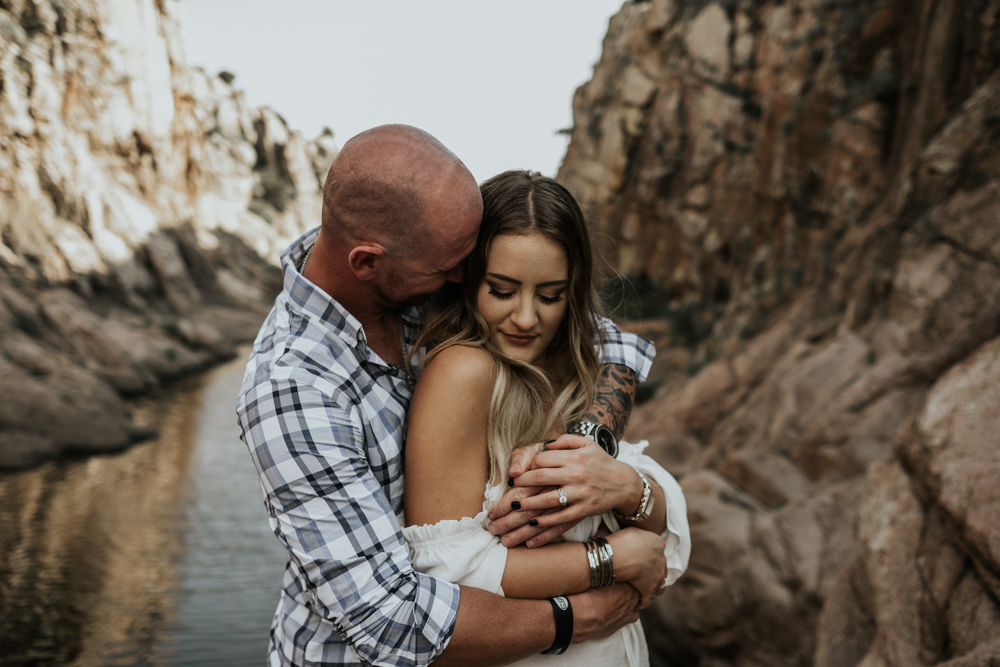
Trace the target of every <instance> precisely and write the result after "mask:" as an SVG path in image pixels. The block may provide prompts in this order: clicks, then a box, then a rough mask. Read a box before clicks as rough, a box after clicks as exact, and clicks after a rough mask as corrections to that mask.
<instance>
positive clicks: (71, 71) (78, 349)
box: [0, 0, 337, 467]
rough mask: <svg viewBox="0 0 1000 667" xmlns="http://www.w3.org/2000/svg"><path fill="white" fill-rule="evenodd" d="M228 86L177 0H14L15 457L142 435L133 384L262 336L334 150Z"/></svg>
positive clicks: (11, 365)
mask: <svg viewBox="0 0 1000 667" xmlns="http://www.w3.org/2000/svg"><path fill="white" fill-rule="evenodd" d="M230 83H231V77H228V76H226V77H225V78H220V77H217V76H210V75H208V74H206V73H204V72H202V71H200V70H198V69H193V68H191V67H189V66H188V65H187V64H186V62H185V59H184V53H183V50H182V48H181V40H180V34H179V24H178V2H177V0H44V1H42V0H0V236H2V243H0V467H3V466H8V467H10V466H20V465H26V464H30V463H32V462H33V461H36V460H39V459H40V458H42V457H45V456H49V455H53V454H55V453H59V452H66V451H79V452H88V451H95V450H103V449H106V448H109V447H110V448H115V447H121V446H123V445H126V444H128V443H129V442H132V441H134V440H135V439H137V438H141V437H143V435H144V434H143V433H142V432H141V430H139V429H135V428H134V427H132V425H131V421H130V418H129V415H128V410H127V409H126V405H125V403H124V401H123V397H125V396H128V395H130V394H134V393H137V392H144V391H148V390H149V389H151V388H153V387H155V386H157V385H158V384H159V383H161V382H162V381H164V380H166V379H168V378H171V377H175V376H177V375H180V374H184V373H187V372H190V371H192V370H194V369H196V368H200V367H202V366H204V365H205V364H207V363H210V362H212V361H213V360H215V359H218V358H220V357H224V356H226V355H231V354H232V351H233V345H234V343H236V342H239V341H245V340H248V339H252V337H253V336H254V334H255V333H256V329H257V326H258V323H259V321H260V319H261V318H262V313H264V312H266V309H267V307H268V305H269V301H270V300H271V299H272V298H273V295H274V293H276V291H277V289H278V288H279V287H280V285H279V282H278V281H280V276H279V275H278V272H277V269H276V268H275V266H274V264H275V263H276V262H277V257H278V254H279V253H280V251H281V250H282V249H283V248H284V247H285V246H286V245H287V243H288V242H289V241H291V240H292V239H294V238H295V237H297V236H298V235H299V234H301V233H302V232H303V231H305V230H306V229H308V228H309V227H312V226H314V225H315V224H318V221H319V212H320V203H321V199H320V194H321V188H322V182H323V179H324V178H325V176H326V171H327V169H328V168H329V165H330V163H331V162H332V161H333V158H334V157H335V155H336V152H337V147H336V145H335V144H334V142H333V136H332V134H331V133H329V132H327V133H324V135H323V136H321V137H319V138H318V139H316V140H314V141H306V140H304V139H303V137H302V136H301V135H300V134H299V133H298V132H294V131H291V130H290V129H289V128H288V126H287V125H286V123H285V121H284V120H283V119H282V118H281V117H280V116H279V115H278V114H277V113H276V112H274V111H273V110H271V109H269V108H254V107H251V106H250V105H248V104H247V103H246V102H245V101H244V99H243V95H242V94H241V93H240V92H239V91H237V90H236V89H234V88H233V87H232V86H231V85H230ZM261 258H267V261H264V260H262V259H261ZM268 262H270V263H268Z"/></svg>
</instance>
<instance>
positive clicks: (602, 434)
mask: <svg viewBox="0 0 1000 667" xmlns="http://www.w3.org/2000/svg"><path fill="white" fill-rule="evenodd" d="M567 433H573V434H575V435H582V436H583V437H585V438H590V439H591V440H593V441H594V442H596V443H597V444H599V445H600V446H601V449H603V450H604V451H606V452H607V453H608V455H609V456H610V457H611V458H613V459H616V458H618V438H616V437H615V434H614V432H612V430H611V429H610V428H608V427H607V426H605V425H604V424H595V423H594V422H592V421H587V420H586V419H581V420H580V421H578V422H576V423H575V424H573V425H572V426H570V427H569V430H568V431H567Z"/></svg>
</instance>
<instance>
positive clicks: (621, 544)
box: [607, 528, 667, 609]
mask: <svg viewBox="0 0 1000 667" xmlns="http://www.w3.org/2000/svg"><path fill="white" fill-rule="evenodd" d="M607 540H608V543H609V544H610V545H611V547H612V549H613V551H614V558H613V560H614V564H615V580H616V581H627V582H628V583H630V584H632V587H633V588H635V589H636V590H637V591H639V595H640V601H639V609H645V608H646V607H648V606H649V605H651V604H653V600H654V599H656V596H657V595H660V594H661V593H663V591H665V590H666V588H665V587H663V582H664V580H666V578H667V557H666V554H664V553H663V549H664V548H665V547H666V544H664V543H663V538H662V537H660V536H659V535H657V534H656V533H651V532H649V531H647V530H640V529H638V528H623V529H622V530H619V531H618V532H617V533H612V534H611V535H609V536H608V537H607Z"/></svg>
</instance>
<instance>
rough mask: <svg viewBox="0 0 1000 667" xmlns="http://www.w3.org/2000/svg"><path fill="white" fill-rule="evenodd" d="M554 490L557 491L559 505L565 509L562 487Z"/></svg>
mask: <svg viewBox="0 0 1000 667" xmlns="http://www.w3.org/2000/svg"><path fill="white" fill-rule="evenodd" d="M556 490H557V491H559V504H560V505H562V506H563V507H566V494H565V493H563V490H562V487H561V486H560V487H558V488H557V489H556Z"/></svg>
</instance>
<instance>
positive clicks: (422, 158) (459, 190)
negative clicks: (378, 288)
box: [322, 125, 482, 259]
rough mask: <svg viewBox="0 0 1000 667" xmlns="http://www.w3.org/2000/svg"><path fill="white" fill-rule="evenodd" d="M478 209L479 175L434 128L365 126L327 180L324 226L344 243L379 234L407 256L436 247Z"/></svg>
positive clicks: (384, 242) (382, 240) (387, 244)
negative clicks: (430, 131) (433, 132)
mask: <svg viewBox="0 0 1000 667" xmlns="http://www.w3.org/2000/svg"><path fill="white" fill-rule="evenodd" d="M476 211H478V212H479V215H481V212H482V199H481V197H480V195H479V187H478V185H477V184H476V181H475V178H473V176H472V174H471V173H469V170H468V169H467V168H466V167H465V165H464V164H462V161H461V160H459V159H458V157H456V156H455V154H454V153H452V152H451V151H449V150H448V149H447V148H445V147H444V145H442V144H441V142H439V141H438V140H437V139H435V138H434V137H432V136H431V135H430V134H428V133H426V132H424V131H423V130H419V129H417V128H415V127H410V126H407V125H383V126H381V127H376V128H373V129H371V130H366V131H365V132H362V133H361V134H358V135H357V136H355V137H353V138H352V139H351V140H350V141H348V142H347V143H346V144H344V147H343V149H341V151H340V154H339V155H338V156H337V159H336V160H335V161H334V163H333V166H331V167H330V171H329V173H328V174H327V178H326V184H325V185H324V188H323V219H322V223H323V230H324V232H325V233H328V234H330V236H331V237H332V238H333V239H335V240H337V241H338V242H339V243H342V244H349V243H356V242H374V243H378V244H379V245H382V246H383V247H385V248H386V251H387V252H388V253H389V254H392V255H394V256H396V257H398V258H402V259H409V258H412V257H414V256H418V255H421V254H424V253H428V252H434V251H435V245H436V244H437V242H438V241H439V240H440V239H442V238H447V237H449V236H454V230H453V229H451V228H453V227H455V226H456V225H461V224H465V223H464V222H462V221H466V220H468V219H470V216H476V215H477V214H476Z"/></svg>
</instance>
